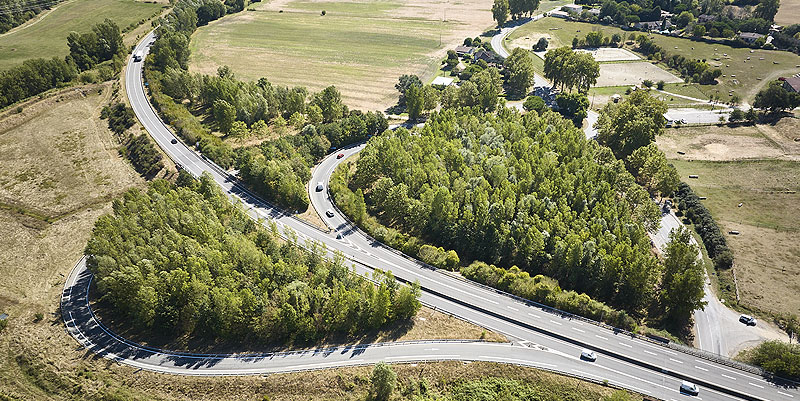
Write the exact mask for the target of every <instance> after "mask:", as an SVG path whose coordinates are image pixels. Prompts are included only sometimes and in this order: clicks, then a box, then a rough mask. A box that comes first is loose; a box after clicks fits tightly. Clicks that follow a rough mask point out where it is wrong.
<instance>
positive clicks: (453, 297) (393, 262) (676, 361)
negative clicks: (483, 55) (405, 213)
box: [62, 33, 800, 401]
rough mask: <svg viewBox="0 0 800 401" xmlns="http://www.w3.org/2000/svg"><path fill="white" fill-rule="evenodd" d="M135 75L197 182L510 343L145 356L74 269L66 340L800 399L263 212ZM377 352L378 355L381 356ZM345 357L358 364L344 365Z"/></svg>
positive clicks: (158, 366)
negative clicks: (589, 353) (542, 372)
mask: <svg viewBox="0 0 800 401" xmlns="http://www.w3.org/2000/svg"><path fill="white" fill-rule="evenodd" d="M152 37H153V36H152V33H151V34H150V35H148V36H146V37H145V38H144V40H143V41H142V42H141V43H140V44H139V45H138V46H137V47H136V49H135V50H136V51H139V50H142V51H144V52H145V53H146V52H147V51H148V50H149V42H150V40H152ZM141 70H142V63H134V62H129V64H128V67H127V70H126V88H127V93H128V97H129V100H130V102H131V106H132V107H133V109H134V112H135V114H136V116H137V117H138V119H139V121H140V122H141V123H142V124H143V125H144V127H145V128H146V129H147V131H148V132H149V133H150V135H151V136H152V137H153V138H154V140H155V141H156V142H157V144H158V145H159V146H160V147H161V148H162V149H163V150H164V151H165V153H166V154H167V155H168V156H169V157H170V158H172V160H173V161H175V162H176V163H177V164H179V165H181V166H182V167H183V168H184V169H185V170H186V171H188V172H190V173H191V174H193V175H196V176H198V175H200V174H203V173H208V174H210V175H211V177H212V178H213V179H214V180H215V182H216V183H217V184H218V185H219V186H220V187H221V189H222V190H223V191H224V192H225V193H226V194H228V196H229V197H230V198H231V199H232V200H233V201H237V202H241V203H242V204H243V206H244V209H245V210H246V211H247V212H248V213H249V214H250V215H251V216H252V217H253V218H258V219H271V220H272V221H274V222H275V224H276V225H277V226H278V228H279V230H281V231H283V232H288V231H292V232H294V233H295V234H296V235H297V237H298V239H299V240H300V241H299V242H300V243H303V241H304V240H313V241H319V242H322V243H324V244H325V245H326V246H327V249H328V250H329V251H330V252H331V253H333V252H340V253H341V254H343V255H344V256H345V257H346V258H348V259H349V260H350V261H352V262H353V264H354V268H355V270H356V272H358V273H362V274H363V273H367V272H370V271H371V270H372V268H382V269H387V270H392V272H393V273H394V275H395V276H396V277H397V278H398V279H400V280H406V281H418V282H419V283H420V286H421V287H422V289H423V292H422V295H421V297H420V298H421V301H422V302H423V303H425V304H426V305H429V306H431V307H433V308H436V309H437V310H441V311H444V312H446V313H450V314H453V315H455V316H458V317H460V318H462V319H465V320H468V321H472V322H475V323H476V324H479V325H482V326H484V327H486V328H488V329H491V330H495V331H497V332H500V333H503V334H505V335H507V336H508V337H509V338H512V339H514V344H515V345H486V344H482V345H480V344H478V345H476V344H473V343H470V344H437V345H436V346H433V347H425V346H422V347H416V348H415V347H414V346H411V345H398V346H385V347H371V346H370V347H365V348H364V350H359V351H358V352H356V351H345V352H344V353H342V351H337V352H326V351H324V350H315V351H306V352H301V353H292V355H293V356H292V357H291V358H297V359H296V360H295V359H292V360H291V361H290V362H286V363H285V364H283V365H282V364H281V363H279V361H284V360H286V361H289V357H286V358H285V359H284V357H283V355H281V356H280V357H269V358H268V357H265V356H252V355H249V356H237V355H216V356H198V355H186V354H179V353H172V352H167V351H161V350H146V349H142V347H139V346H137V345H136V344H133V343H131V342H128V341H126V340H124V339H122V338H119V337H117V336H114V335H113V333H111V332H109V331H107V330H105V329H104V328H103V327H102V326H101V325H99V324H98V322H97V321H96V319H94V317H93V315H92V314H91V309H90V308H89V307H88V304H87V303H86V300H87V299H86V297H85V294H86V290H87V289H88V285H89V283H90V280H91V274H90V273H88V272H87V271H86V270H85V269H83V268H82V267H81V266H80V265H79V266H77V268H76V269H75V271H74V272H73V273H74V274H73V276H71V277H70V278H69V280H68V281H67V283H66V285H65V289H64V295H63V297H62V315H64V320H65V322H66V324H67V327H68V328H69V329H70V333H72V335H73V336H74V337H75V338H76V339H77V340H78V341H79V342H81V343H82V344H84V345H85V346H87V347H89V349H91V350H92V351H94V352H98V353H99V354H101V355H103V356H106V357H109V358H112V359H115V360H117V361H119V362H121V363H126V364H131V365H134V366H139V367H141V368H146V369H152V370H158V371H168V372H172V373H181V374H208V375H220V374H246V373H252V374H256V373H268V372H274V371H287V370H297V369H314V368H324V367H335V366H346V365H347V364H353V363H371V362H374V361H378V360H385V361H389V362H405V361H418V360H421V359H434V360H436V359H439V360H441V359H452V360H492V361H497V362H506V363H514V364H521V365H530V366H537V367H540V368H546V369H549V370H553V371H557V372H561V373H565V374H568V375H575V376H580V377H585V378H591V379H595V380H608V382H609V383H611V384H614V385H618V386H622V387H625V388H628V389H632V390H635V391H639V392H642V393H644V394H648V395H650V396H653V397H658V398H661V399H667V400H679V399H692V398H691V397H689V396H686V395H683V394H681V393H680V392H679V390H678V389H679V383H680V381H681V380H691V381H694V382H696V383H698V384H699V385H700V387H701V393H700V397H699V398H698V399H703V400H731V399H748V400H787V401H788V400H793V399H797V400H798V401H800V391H798V390H797V389H796V388H795V387H790V386H785V385H777V384H775V383H774V382H773V381H771V380H770V379H767V378H764V377H762V376H760V375H758V374H754V373H751V372H749V371H748V370H747V369H744V368H740V367H739V366H737V365H736V364H735V363H732V362H730V361H727V360H724V359H717V358H714V357H712V356H709V355H706V354H702V353H700V352H699V351H697V350H683V349H682V348H680V347H675V346H664V345H661V344H659V343H656V342H653V341H649V340H646V339H643V338H640V337H637V336H634V335H631V334H629V333H626V332H624V331H620V330H615V329H612V328H608V327H604V326H601V325H598V324H593V323H592V322H589V321H586V320H584V319H580V318H578V317H575V316H571V315H567V314H557V313H553V312H552V311H550V310H548V309H547V308H543V307H541V306H539V305H535V304H532V303H528V302H524V301H522V300H519V299H515V298H513V297H511V296H509V295H507V294H503V293H500V292H498V291H495V290H493V289H490V288H486V287H482V286H479V285H476V284H474V283H470V282H467V281H465V280H463V279H459V278H456V277H453V276H450V275H447V274H444V273H442V272H439V271H437V270H433V269H430V268H427V267H425V266H423V265H421V264H419V263H418V262H416V261H414V260H411V259H408V258H406V257H404V256H403V255H401V254H399V253H397V252H396V251H394V250H391V249H388V248H386V247H385V246H383V245H382V244H379V243H377V242H375V241H373V240H372V239H370V238H369V237H367V236H365V235H363V234H362V233H361V232H360V231H359V230H357V229H356V228H354V227H352V226H351V225H349V223H347V221H346V219H345V218H344V217H343V216H341V215H340V214H338V212H335V214H334V217H333V218H327V217H324V218H323V219H324V221H325V223H326V224H328V225H329V226H330V227H333V228H335V229H336V230H337V231H338V232H339V233H341V234H342V238H341V239H337V238H336V234H335V233H333V232H323V231H321V230H319V229H317V228H314V227H312V226H310V225H307V224H304V223H302V222H301V221H299V220H298V219H296V218H294V217H292V216H290V215H287V214H285V213H284V212H282V211H281V210H278V209H275V208H272V207H270V206H269V205H268V204H266V203H265V202H263V201H261V200H259V199H258V198H256V197H254V196H253V195H252V194H250V193H249V192H247V191H246V190H245V189H244V188H242V187H241V186H240V185H239V184H238V183H237V180H236V179H235V177H233V176H231V175H230V174H229V173H228V172H226V171H224V170H222V169H221V168H219V167H216V166H215V165H213V163H211V162H209V161H207V160H206V159H204V158H202V157H200V156H199V155H198V154H197V153H195V152H194V151H193V150H191V149H190V148H188V147H187V146H185V145H184V144H183V143H182V142H180V141H178V143H177V144H171V143H170V141H171V140H172V139H173V138H175V137H174V136H173V134H172V132H171V131H170V130H169V129H168V128H167V127H166V126H165V125H164V123H163V122H162V121H161V120H160V119H159V117H158V116H157V115H156V114H155V112H154V111H153V109H152V108H151V106H150V103H149V102H148V99H147V97H146V95H145V91H144V87H143V84H142V82H141ZM362 146H363V145H362ZM360 148H361V147H360V146H355V147H351V148H349V149H345V150H343V151H342V152H344V153H345V154H346V155H347V156H349V155H352V154H354V153H356V152H357V151H359V150H360ZM341 160H343V159H341ZM341 160H339V159H336V157H330V156H329V157H327V158H326V159H324V160H323V162H322V163H321V164H320V165H319V166H318V167H317V168H316V169H315V171H314V178H313V179H312V182H318V181H323V182H324V183H326V184H325V185H327V180H328V177H329V174H330V172H331V171H332V170H333V168H335V165H336V164H337V163H338V162H341ZM312 202H314V206H315V207H316V208H317V209H318V210H325V209H328V208H331V209H333V210H335V208H334V206H333V204H332V203H331V202H330V199H327V196H326V195H324V194H323V193H321V192H320V193H317V192H312ZM82 294H84V295H82ZM379 348H380V349H383V350H384V351H379V350H378V349H379ZM432 348H438V350H433V349H432ZM582 348H590V349H593V350H595V351H596V352H597V353H598V359H597V362H594V363H591V362H585V361H581V360H579V359H576V358H577V357H578V356H579V355H580V350H581V349H582ZM387 350H391V351H387ZM362 351H363V352H362ZM684 351H688V352H684ZM351 354H356V356H353V357H352V359H351V358H350V357H349V355H351ZM367 355H368V356H367ZM354 360H355V361H356V362H354ZM192 361H193V362H192ZM302 366H305V367H302Z"/></svg>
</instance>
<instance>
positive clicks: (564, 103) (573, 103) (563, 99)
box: [556, 92, 589, 127]
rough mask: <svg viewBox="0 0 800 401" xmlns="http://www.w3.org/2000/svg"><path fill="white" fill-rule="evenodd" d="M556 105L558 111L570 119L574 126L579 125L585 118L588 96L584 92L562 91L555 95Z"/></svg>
mask: <svg viewBox="0 0 800 401" xmlns="http://www.w3.org/2000/svg"><path fill="white" fill-rule="evenodd" d="M556 105H558V112H559V113H561V114H562V115H563V116H564V117H566V118H568V119H570V120H572V122H573V123H574V124H575V126H576V127H580V126H581V125H582V124H583V119H584V118H586V110H587V109H589V98H588V97H587V96H586V94H585V93H580V92H574V93H563V92H562V93H559V94H558V95H557V96H556Z"/></svg>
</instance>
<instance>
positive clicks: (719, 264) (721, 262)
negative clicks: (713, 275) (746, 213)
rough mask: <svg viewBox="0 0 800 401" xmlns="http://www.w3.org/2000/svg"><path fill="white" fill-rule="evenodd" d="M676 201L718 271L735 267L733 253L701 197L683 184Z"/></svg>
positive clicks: (676, 192) (687, 185) (680, 185)
mask: <svg viewBox="0 0 800 401" xmlns="http://www.w3.org/2000/svg"><path fill="white" fill-rule="evenodd" d="M675 199H676V200H677V201H678V210H679V211H681V212H682V214H683V215H684V216H686V218H687V219H689V221H691V222H692V224H694V229H695V231H697V233H698V234H700V238H701V239H702V240H703V244H704V245H705V247H706V251H708V256H709V257H710V258H711V259H712V260H713V261H714V266H715V267H716V268H717V269H729V268H730V267H731V266H732V265H733V252H732V251H731V249H730V248H729V247H728V241H727V240H725V236H723V235H722V230H720V229H719V225H717V222H716V221H715V220H714V217H713V216H712V215H711V212H710V211H709V210H708V208H706V206H705V205H704V204H703V202H702V201H701V200H700V197H699V196H697V194H695V193H694V191H693V190H692V187H690V186H689V184H686V183H685V182H681V183H680V184H679V185H678V190H677V191H675Z"/></svg>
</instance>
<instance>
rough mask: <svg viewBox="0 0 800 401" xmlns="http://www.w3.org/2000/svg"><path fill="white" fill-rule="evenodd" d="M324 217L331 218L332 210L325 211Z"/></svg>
mask: <svg viewBox="0 0 800 401" xmlns="http://www.w3.org/2000/svg"><path fill="white" fill-rule="evenodd" d="M325 215H326V216H328V217H333V210H331V209H328V210H326V211H325Z"/></svg>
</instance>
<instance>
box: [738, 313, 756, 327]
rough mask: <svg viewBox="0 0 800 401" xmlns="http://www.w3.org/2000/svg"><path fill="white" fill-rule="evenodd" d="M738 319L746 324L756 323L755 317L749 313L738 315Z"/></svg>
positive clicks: (752, 324)
mask: <svg viewBox="0 0 800 401" xmlns="http://www.w3.org/2000/svg"><path fill="white" fill-rule="evenodd" d="M739 321H740V322H742V323H744V324H746V325H748V326H755V325H756V318H754V317H752V316H750V315H741V316H739Z"/></svg>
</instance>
